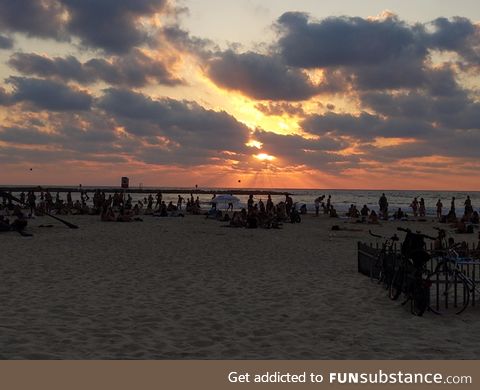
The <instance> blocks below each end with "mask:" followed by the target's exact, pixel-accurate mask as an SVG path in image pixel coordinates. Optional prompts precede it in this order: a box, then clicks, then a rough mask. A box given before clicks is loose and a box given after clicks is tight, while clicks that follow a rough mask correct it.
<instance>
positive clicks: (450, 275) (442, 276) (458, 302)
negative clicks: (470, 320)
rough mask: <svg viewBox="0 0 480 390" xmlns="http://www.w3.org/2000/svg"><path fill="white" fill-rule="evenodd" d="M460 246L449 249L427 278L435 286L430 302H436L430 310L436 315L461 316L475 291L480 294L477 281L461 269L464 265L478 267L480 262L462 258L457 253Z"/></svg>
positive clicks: (431, 292)
mask: <svg viewBox="0 0 480 390" xmlns="http://www.w3.org/2000/svg"><path fill="white" fill-rule="evenodd" d="M460 246H461V244H456V245H453V246H451V247H450V248H448V249H447V251H446V253H445V254H444V255H443V256H442V257H440V259H441V260H440V261H439V262H438V264H437V266H436V267H435V270H434V271H433V272H432V273H430V275H429V276H428V278H427V279H428V280H429V281H430V283H431V284H432V285H435V288H433V289H431V291H430V301H432V298H434V299H435V301H436V304H435V305H434V306H430V310H431V311H432V312H433V313H435V314H441V315H448V314H461V313H463V312H464V311H465V309H466V308H467V307H468V304H469V303H470V296H471V295H472V294H473V293H474V292H475V291H476V292H477V293H480V289H478V288H477V287H476V283H475V281H474V280H472V279H471V278H470V277H469V276H468V274H466V273H465V272H464V271H463V269H462V268H461V266H462V265H467V266H468V265H478V264H479V262H478V261H476V260H475V259H472V258H469V257H461V256H460V255H459V253H458V252H457V249H458V248H459V247H460ZM441 298H443V302H441Z"/></svg>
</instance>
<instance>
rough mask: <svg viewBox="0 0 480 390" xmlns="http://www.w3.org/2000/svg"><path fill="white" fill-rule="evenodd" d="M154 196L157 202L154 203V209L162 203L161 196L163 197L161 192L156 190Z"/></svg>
mask: <svg viewBox="0 0 480 390" xmlns="http://www.w3.org/2000/svg"><path fill="white" fill-rule="evenodd" d="M150 196H151V195H150ZM155 198H156V199H157V203H155V210H156V209H159V208H160V206H161V205H162V198H163V195H162V193H161V192H160V191H158V192H157V195H155Z"/></svg>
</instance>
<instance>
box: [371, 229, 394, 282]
mask: <svg viewBox="0 0 480 390" xmlns="http://www.w3.org/2000/svg"><path fill="white" fill-rule="evenodd" d="M368 233H369V234H370V235H371V236H372V237H375V238H382V239H383V240H384V241H383V243H382V249H381V250H380V253H379V254H378V256H377V258H376V259H375V260H374V261H372V262H371V263H370V280H371V281H372V282H376V283H378V284H380V283H383V285H384V287H385V288H388V286H389V285H390V283H391V280H392V277H393V272H392V267H389V264H387V259H388V256H389V255H391V254H393V253H394V249H393V246H394V245H395V243H396V242H397V241H398V240H399V238H398V236H397V235H396V234H394V235H393V236H392V237H390V238H389V237H384V236H380V235H378V234H374V233H372V231H371V230H369V231H368Z"/></svg>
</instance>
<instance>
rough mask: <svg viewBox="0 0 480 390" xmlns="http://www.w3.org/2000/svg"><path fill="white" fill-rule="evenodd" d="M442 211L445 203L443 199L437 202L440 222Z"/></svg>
mask: <svg viewBox="0 0 480 390" xmlns="http://www.w3.org/2000/svg"><path fill="white" fill-rule="evenodd" d="M442 209H443V203H442V201H441V199H439V200H438V202H437V218H438V220H441V219H442Z"/></svg>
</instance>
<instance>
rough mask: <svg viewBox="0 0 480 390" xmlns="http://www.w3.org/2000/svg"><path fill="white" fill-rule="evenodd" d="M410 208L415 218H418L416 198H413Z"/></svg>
mask: <svg viewBox="0 0 480 390" xmlns="http://www.w3.org/2000/svg"><path fill="white" fill-rule="evenodd" d="M410 207H411V208H412V211H413V216H414V217H417V216H418V200H417V198H416V197H415V198H413V200H412V203H410Z"/></svg>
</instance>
